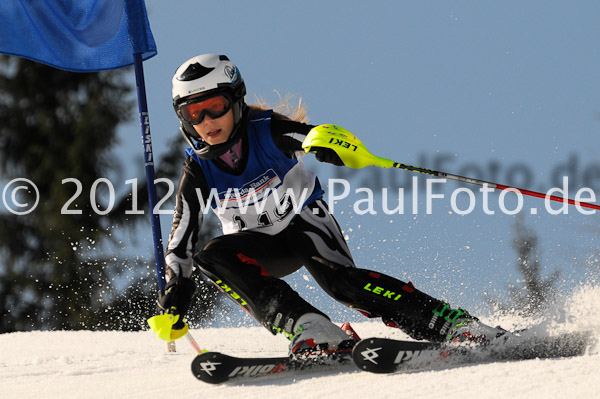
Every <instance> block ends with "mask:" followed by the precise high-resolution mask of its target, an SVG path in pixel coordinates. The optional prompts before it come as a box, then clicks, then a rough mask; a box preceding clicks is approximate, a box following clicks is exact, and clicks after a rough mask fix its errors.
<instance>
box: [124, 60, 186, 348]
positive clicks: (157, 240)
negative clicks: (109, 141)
mask: <svg viewBox="0 0 600 399" xmlns="http://www.w3.org/2000/svg"><path fill="white" fill-rule="evenodd" d="M133 61H134V69H135V83H136V87H137V98H138V109H139V112H140V127H141V133H142V145H143V147H144V168H145V170H146V186H147V187H148V198H149V202H150V218H151V222H152V238H153V242H154V258H155V261H156V277H157V278H158V289H159V290H160V291H163V290H164V289H165V284H166V282H165V255H164V250H163V242H162V232H161V227H160V216H159V215H158V214H156V213H155V212H154V208H155V206H156V203H157V202H158V195H157V193H156V184H155V183H154V180H155V172H154V152H153V151H152V136H151V135H150V118H149V116H148V102H147V99H146V83H145V81H144V67H143V64H142V54H140V53H135V54H134V55H133ZM166 350H167V352H175V351H176V346H175V341H169V342H167V346H166Z"/></svg>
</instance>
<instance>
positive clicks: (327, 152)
mask: <svg viewBox="0 0 600 399" xmlns="http://www.w3.org/2000/svg"><path fill="white" fill-rule="evenodd" d="M311 152H314V153H315V157H316V158H317V161H319V162H327V163H332V164H334V165H337V166H344V162H343V161H342V160H341V159H340V157H339V156H338V154H336V152H335V151H334V150H332V149H331V148H325V147H313V148H312V149H311Z"/></svg>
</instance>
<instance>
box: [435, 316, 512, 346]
mask: <svg viewBox="0 0 600 399" xmlns="http://www.w3.org/2000/svg"><path fill="white" fill-rule="evenodd" d="M508 335H509V333H508V331H506V330H505V329H503V328H501V327H499V326H498V327H491V326H488V325H487V324H484V323H482V322H481V321H480V320H479V319H478V318H477V317H474V316H471V315H470V314H468V313H465V314H464V315H462V316H461V317H459V318H458V319H457V320H456V322H455V323H454V324H453V325H452V327H450V330H449V331H448V336H447V340H448V342H453V343H461V342H467V343H476V344H488V343H490V342H491V341H493V340H495V339H498V338H500V337H506V338H507V337H508Z"/></svg>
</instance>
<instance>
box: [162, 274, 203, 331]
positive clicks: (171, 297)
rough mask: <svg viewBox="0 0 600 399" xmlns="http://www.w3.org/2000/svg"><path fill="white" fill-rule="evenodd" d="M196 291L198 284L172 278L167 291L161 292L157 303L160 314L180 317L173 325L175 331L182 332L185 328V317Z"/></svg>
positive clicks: (176, 277)
mask: <svg viewBox="0 0 600 399" xmlns="http://www.w3.org/2000/svg"><path fill="white" fill-rule="evenodd" d="M195 291H196V284H195V283H194V281H193V280H191V279H189V278H185V277H180V276H175V277H173V278H171V279H170V280H169V282H168V283H167V286H166V287H165V291H159V293H158V300H157V301H156V304H157V311H158V313H159V314H164V313H170V314H173V315H179V320H178V321H177V323H175V324H174V325H173V329H175V330H180V329H182V328H184V327H185V322H184V321H183V317H184V316H185V314H186V313H187V311H188V309H189V308H190V303H191V301H192V297H193V296H194V292H195Z"/></svg>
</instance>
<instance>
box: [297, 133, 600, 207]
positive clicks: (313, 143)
mask: <svg viewBox="0 0 600 399" xmlns="http://www.w3.org/2000/svg"><path fill="white" fill-rule="evenodd" d="M313 147H324V148H329V149H332V150H333V151H335V152H336V153H337V155H338V156H339V157H340V159H341V160H342V161H343V162H344V165H346V166H348V167H350V168H354V169H360V168H364V167H365V166H369V165H372V166H379V167H382V168H398V169H404V170H409V171H411V172H417V173H423V174H426V175H430V176H435V177H441V178H445V179H450V180H455V181H459V182H463V183H470V184H476V185H479V186H484V187H490V188H492V189H498V190H510V191H515V192H520V193H522V194H525V195H529V196H532V197H538V198H544V199H546V200H548V199H549V200H552V201H557V202H562V203H568V204H571V205H578V206H581V207H585V208H591V209H600V205H597V204H593V203H589V202H582V201H575V200H573V199H570V198H562V197H558V196H556V195H548V194H544V193H540V192H537V191H532V190H526V189H522V188H517V187H511V186H507V185H504V184H499V183H492V182H488V181H485V180H479V179H473V178H470V177H464V176H458V175H454V174H451V173H446V172H440V171H437V170H432V169H426V168H420V167H418V166H411V165H406V164H403V163H400V162H394V161H392V160H390V159H386V158H381V157H378V156H375V155H373V154H371V153H370V152H369V150H367V148H366V147H365V145H364V144H363V143H361V142H360V140H359V139H358V138H357V137H356V136H355V135H353V134H352V133H350V132H349V131H347V130H346V129H344V128H342V127H340V126H336V125H319V126H316V127H314V128H313V129H312V130H311V131H310V132H309V134H308V135H307V136H306V138H305V139H304V142H303V143H302V148H304V151H306V152H314V151H311V150H312V148H313Z"/></svg>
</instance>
